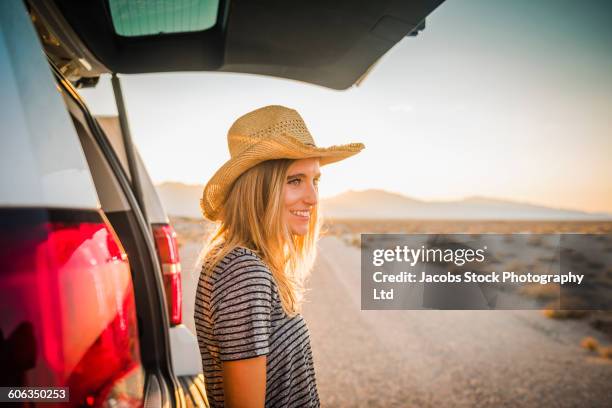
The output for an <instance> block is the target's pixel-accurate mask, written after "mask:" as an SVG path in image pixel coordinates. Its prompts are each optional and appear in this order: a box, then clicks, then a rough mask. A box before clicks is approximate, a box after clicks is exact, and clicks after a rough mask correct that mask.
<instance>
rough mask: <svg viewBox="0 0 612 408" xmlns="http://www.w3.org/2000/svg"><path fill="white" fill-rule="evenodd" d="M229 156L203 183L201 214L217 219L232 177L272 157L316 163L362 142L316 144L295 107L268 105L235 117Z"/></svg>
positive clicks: (352, 152)
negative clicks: (312, 160) (311, 160)
mask: <svg viewBox="0 0 612 408" xmlns="http://www.w3.org/2000/svg"><path fill="white" fill-rule="evenodd" d="M227 145H228V147H229V152H230V156H231V158H230V159H229V160H228V161H227V162H226V163H225V164H224V165H223V166H221V168H220V169H219V170H217V172H216V173H215V174H214V175H213V176H212V178H211V179H210V180H209V181H208V183H207V184H206V187H204V192H203V194H202V199H201V200H200V207H201V208H202V213H203V215H204V217H206V218H208V219H209V220H211V221H217V220H219V215H220V211H221V208H222V206H223V203H224V202H225V199H226V197H227V194H228V193H229V191H230V189H231V187H232V185H233V183H234V181H236V179H237V178H238V177H239V176H240V175H241V174H242V173H244V172H245V171H246V170H248V169H250V168H251V167H253V166H255V165H257V164H259V163H261V162H263V161H266V160H272V159H305V158H310V157H320V162H319V164H320V165H321V166H322V165H325V164H329V163H333V162H337V161H340V160H343V159H346V158H347V157H350V156H353V155H355V154H357V153H359V152H360V151H361V150H362V149H363V148H364V147H365V146H364V145H363V144H362V143H349V144H346V145H339V146H331V147H317V146H316V145H315V142H314V140H313V138H312V136H311V134H310V132H309V131H308V128H307V127H306V124H305V123H304V120H303V119H302V117H301V116H300V114H299V113H297V111H295V110H293V109H289V108H286V107H284V106H278V105H272V106H265V107H263V108H259V109H256V110H254V111H252V112H249V113H247V114H246V115H244V116H241V117H240V118H238V119H237V120H236V121H235V122H234V124H233V125H232V127H231V128H230V129H229V131H228V133H227Z"/></svg>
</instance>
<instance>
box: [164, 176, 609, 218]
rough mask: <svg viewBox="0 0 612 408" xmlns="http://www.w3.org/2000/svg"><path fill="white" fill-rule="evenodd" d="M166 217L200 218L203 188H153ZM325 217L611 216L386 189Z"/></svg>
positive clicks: (326, 210) (358, 195) (353, 197)
mask: <svg viewBox="0 0 612 408" xmlns="http://www.w3.org/2000/svg"><path fill="white" fill-rule="evenodd" d="M155 187H156V188H157V191H158V192H159V195H160V198H161V200H162V203H163V205H164V207H165V209H166V211H167V213H168V214H169V215H175V216H184V217H192V218H201V217H202V215H201V212H200V207H199V202H200V201H199V200H200V197H201V194H202V189H203V188H204V186H202V185H187V184H183V183H177V182H165V183H161V184H158V185H156V186H155ZM321 208H322V212H323V214H324V215H325V217H328V218H360V219H445V220H459V219H464V220H484V219H486V220H541V221H553V220H555V221H574V220H575V221H596V220H612V214H607V213H588V212H584V211H577V210H569V209H562V208H551V207H546V206H542V205H536V204H530V203H523V202H517V201H510V200H500V199H494V198H487V197H480V196H473V197H467V198H464V199H462V200H455V201H424V200H417V199H414V198H410V197H406V196H404V195H401V194H397V193H391V192H388V191H385V190H375V189H371V190H363V191H353V190H349V191H347V192H344V193H342V194H339V195H337V196H334V197H330V198H326V199H322V200H321Z"/></svg>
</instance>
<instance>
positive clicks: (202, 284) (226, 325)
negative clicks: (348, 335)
mask: <svg viewBox="0 0 612 408" xmlns="http://www.w3.org/2000/svg"><path fill="white" fill-rule="evenodd" d="M195 323H196V331H197V335H198V343H199V346H200V354H201V356H202V367H203V369H204V377H205V384H206V394H207V396H208V400H209V402H210V406H211V407H213V408H214V407H223V404H224V396H223V377H222V371H221V362H222V361H229V360H240V359H246V358H253V357H257V356H262V355H266V356H267V361H266V407H318V406H319V395H318V392H317V385H316V380H315V371H314V365H313V360H312V351H311V348H310V337H309V333H308V327H307V326H306V322H305V321H304V319H303V318H302V316H301V315H299V314H298V315H296V316H294V317H292V318H289V317H288V316H287V314H286V313H285V311H284V310H283V308H282V306H281V301H280V298H279V295H278V290H277V287H276V283H275V281H274V278H273V275H272V273H271V272H270V269H269V268H268V267H267V266H266V265H265V263H264V262H263V260H262V259H261V258H260V257H259V256H258V255H257V254H256V253H255V252H253V251H251V250H249V249H247V248H242V247H236V248H234V249H233V250H232V251H231V252H230V253H228V254H227V255H226V256H225V258H224V259H223V260H222V261H221V262H219V264H218V265H216V266H215V269H214V272H213V274H212V275H208V274H205V273H204V272H202V273H201V274H200V280H199V284H198V291H197V294H196V301H195Z"/></svg>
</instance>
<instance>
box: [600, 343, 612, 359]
mask: <svg viewBox="0 0 612 408" xmlns="http://www.w3.org/2000/svg"><path fill="white" fill-rule="evenodd" d="M599 355H600V356H602V357H603V358H606V359H608V360H612V346H608V347H600V348H599Z"/></svg>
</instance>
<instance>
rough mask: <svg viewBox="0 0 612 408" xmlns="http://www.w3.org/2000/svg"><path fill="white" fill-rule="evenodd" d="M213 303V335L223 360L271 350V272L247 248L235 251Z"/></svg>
mask: <svg viewBox="0 0 612 408" xmlns="http://www.w3.org/2000/svg"><path fill="white" fill-rule="evenodd" d="M232 253H233V254H235V255H236V256H235V258H233V259H231V260H230V261H229V262H228V263H227V264H225V266H223V269H224V270H223V273H221V274H220V275H219V277H218V278H217V280H216V281H215V283H214V285H213V291H212V296H211V300H210V305H211V312H212V320H213V335H214V337H215V339H216V340H217V344H218V347H219V358H220V360H221V361H229V360H240V359H246V358H253V357H257V356H261V355H267V354H268V353H269V351H270V348H269V338H270V332H271V312H272V283H273V278H272V273H271V272H270V270H269V269H268V267H267V266H266V265H265V263H263V261H262V260H261V259H260V258H259V257H258V256H257V255H255V254H254V253H252V252H251V251H249V250H247V249H238V250H234V251H233V252H232Z"/></svg>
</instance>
